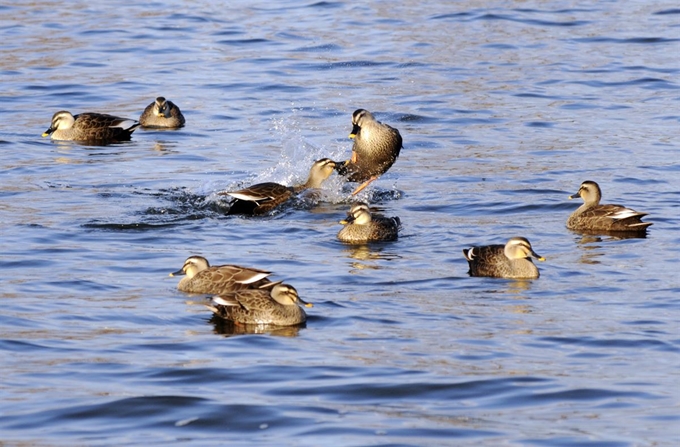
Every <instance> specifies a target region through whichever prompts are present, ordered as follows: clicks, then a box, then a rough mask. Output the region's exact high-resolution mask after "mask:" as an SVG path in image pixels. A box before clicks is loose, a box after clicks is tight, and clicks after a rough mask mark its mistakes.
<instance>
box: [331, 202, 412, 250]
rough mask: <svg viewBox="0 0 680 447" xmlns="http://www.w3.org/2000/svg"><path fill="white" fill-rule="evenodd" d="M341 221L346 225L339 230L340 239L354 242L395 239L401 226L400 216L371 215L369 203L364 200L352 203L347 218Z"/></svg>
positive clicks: (363, 242) (362, 242)
mask: <svg viewBox="0 0 680 447" xmlns="http://www.w3.org/2000/svg"><path fill="white" fill-rule="evenodd" d="M340 223H341V224H343V225H344V227H343V228H342V229H341V230H340V231H339V232H338V239H340V240H341V241H343V242H348V243H352V244H365V243H367V242H378V241H394V240H396V239H397V237H398V233H399V229H400V228H401V220H400V219H399V218H398V217H383V216H371V211H370V209H369V208H368V205H367V204H365V203H363V202H358V203H355V204H354V205H352V208H350V210H349V212H348V213H347V218H346V219H344V220H341V221H340Z"/></svg>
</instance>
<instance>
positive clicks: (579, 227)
mask: <svg viewBox="0 0 680 447" xmlns="http://www.w3.org/2000/svg"><path fill="white" fill-rule="evenodd" d="M577 197H581V198H582V199H583V202H584V203H583V205H581V206H580V207H578V209H577V210H576V211H574V212H573V213H571V216H569V219H567V228H569V229H570V230H576V231H590V232H598V231H602V232H611V231H615V232H629V233H645V232H646V231H647V227H649V226H650V225H652V223H651V222H643V221H642V217H643V216H646V215H647V213H640V212H638V211H635V210H632V209H630V208H626V207H625V206H622V205H611V204H609V205H600V200H601V199H602V191H601V190H600V186H599V185H598V184H597V183H595V182H593V181H591V180H586V181H585V182H583V183H581V187H580V188H579V189H578V192H577V193H576V194H573V195H571V196H569V198H570V199H575V198H577Z"/></svg>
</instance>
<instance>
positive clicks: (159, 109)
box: [139, 96, 185, 129]
mask: <svg viewBox="0 0 680 447" xmlns="http://www.w3.org/2000/svg"><path fill="white" fill-rule="evenodd" d="M139 122H140V123H141V124H142V126H143V127H152V128H153V127H156V128H166V129H173V128H178V127H182V126H184V123H185V120H184V115H182V111H181V110H179V107H177V105H175V103H173V102H172V101H168V100H167V99H165V98H164V97H162V96H159V97H158V98H156V101H154V102H152V103H151V104H149V105H148V106H146V109H144V112H142V115H141V116H140V117H139Z"/></svg>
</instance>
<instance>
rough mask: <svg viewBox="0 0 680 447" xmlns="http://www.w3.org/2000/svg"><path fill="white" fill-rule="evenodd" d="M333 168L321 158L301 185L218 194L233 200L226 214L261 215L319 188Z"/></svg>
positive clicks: (267, 185)
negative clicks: (311, 189)
mask: <svg viewBox="0 0 680 447" xmlns="http://www.w3.org/2000/svg"><path fill="white" fill-rule="evenodd" d="M334 168H335V162H334V161H332V160H330V159H328V158H322V159H321V160H317V161H315V162H314V164H313V165H312V168H311V169H310V170H309V178H308V179H307V181H306V182H305V183H304V184H302V185H297V186H284V185H281V184H279V183H273V182H267V183H258V184H256V185H253V186H250V187H248V188H245V189H241V190H238V191H231V192H226V193H220V194H222V195H229V196H231V197H233V198H234V200H233V201H232V202H231V206H230V208H229V212H228V214H249V215H262V214H266V213H268V212H270V211H272V210H273V209H274V208H276V207H278V206H279V205H281V204H282V203H284V202H286V201H288V200H289V199H290V198H291V197H292V196H293V195H294V194H298V193H300V192H302V191H304V190H306V189H310V188H320V187H321V184H322V183H323V182H324V181H325V180H326V179H327V178H328V177H330V175H331V174H332V173H333V169H334Z"/></svg>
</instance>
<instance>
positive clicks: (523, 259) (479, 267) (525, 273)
mask: <svg viewBox="0 0 680 447" xmlns="http://www.w3.org/2000/svg"><path fill="white" fill-rule="evenodd" d="M463 255H464V256H465V259H467V261H468V264H469V265H470V271H469V273H470V276H490V277H494V278H511V279H533V278H538V277H539V276H540V274H539V272H538V268H537V267H536V266H535V265H534V263H533V262H531V257H532V256H533V257H534V258H536V259H538V260H539V261H545V258H544V257H543V256H540V255H538V254H536V252H535V251H534V250H533V248H531V243H530V242H529V241H528V240H527V239H526V238H523V237H513V238H510V240H509V241H508V242H507V243H506V244H505V245H485V246H481V247H471V248H466V249H464V250H463Z"/></svg>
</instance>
